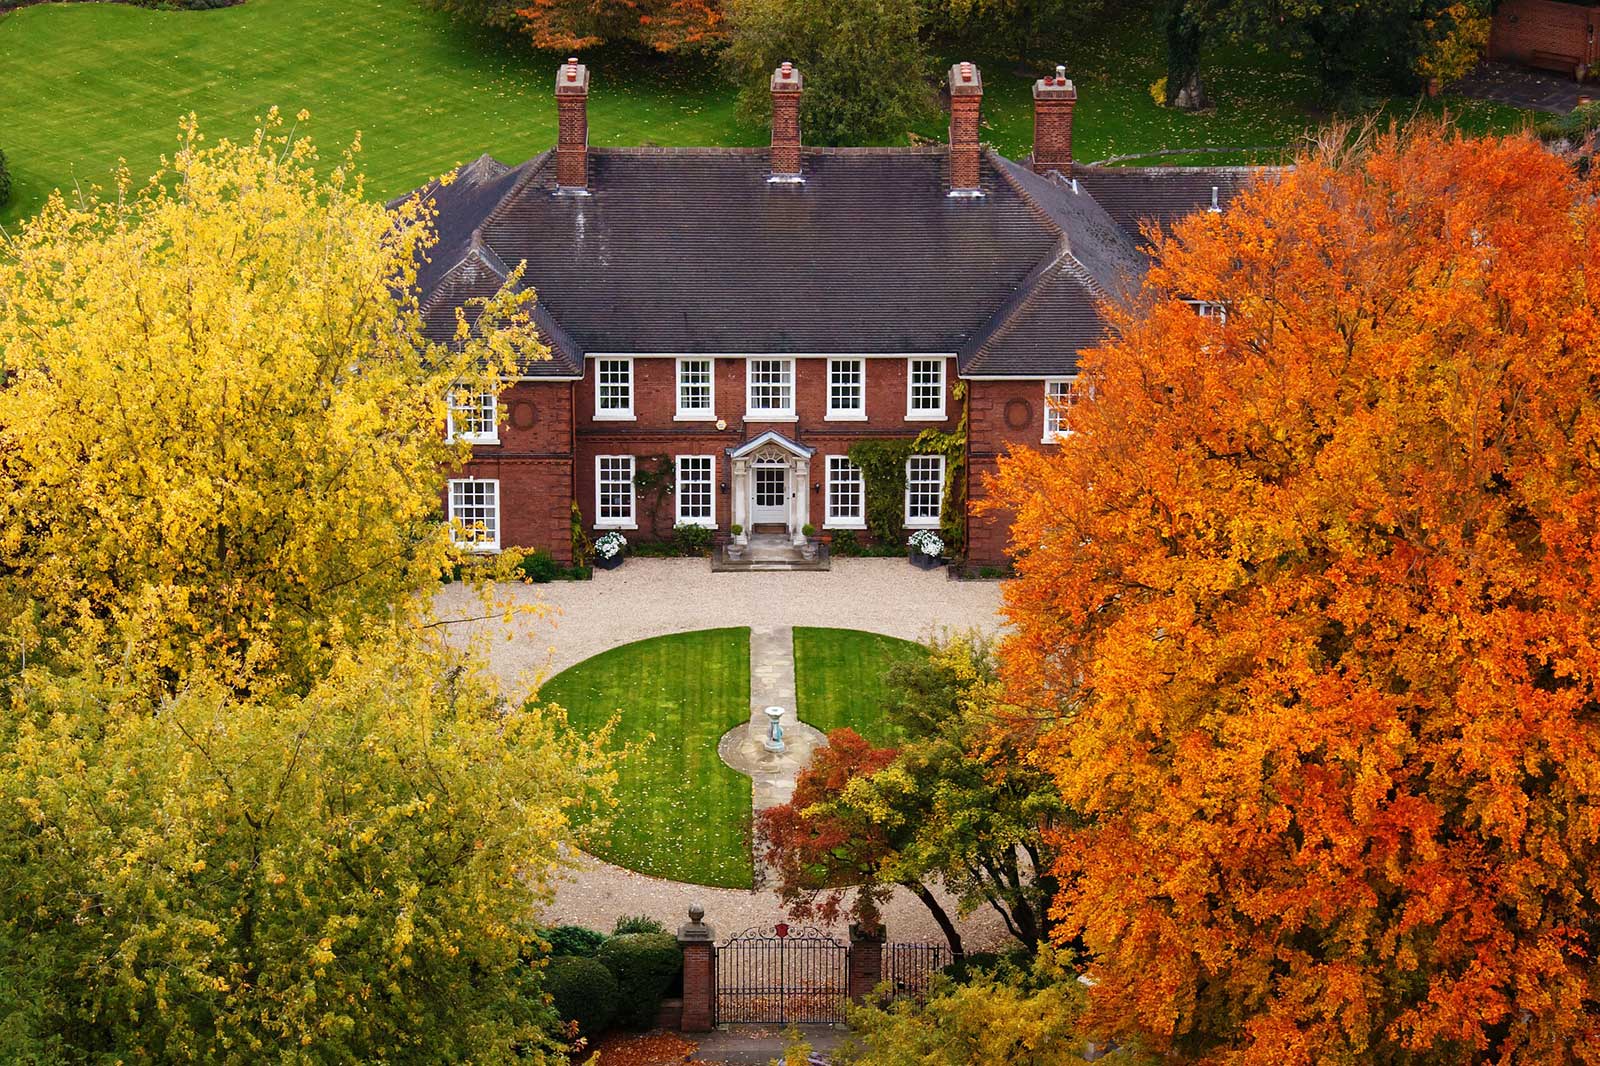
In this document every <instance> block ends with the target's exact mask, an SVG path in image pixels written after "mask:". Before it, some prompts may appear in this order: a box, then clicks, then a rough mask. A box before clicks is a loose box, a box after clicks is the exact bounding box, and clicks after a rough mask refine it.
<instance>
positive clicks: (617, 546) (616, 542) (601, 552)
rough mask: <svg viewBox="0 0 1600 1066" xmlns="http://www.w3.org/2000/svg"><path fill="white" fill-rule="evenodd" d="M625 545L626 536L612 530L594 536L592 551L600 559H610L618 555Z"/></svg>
mask: <svg viewBox="0 0 1600 1066" xmlns="http://www.w3.org/2000/svg"><path fill="white" fill-rule="evenodd" d="M627 546H628V538H627V537H624V536H623V535H622V534H621V533H617V532H614V531H613V532H611V533H606V534H604V535H603V536H600V537H596V538H595V542H594V553H595V554H596V555H598V556H599V557H600V558H602V559H610V558H612V557H613V556H616V555H620V554H621V553H622V549H623V548H626V547H627Z"/></svg>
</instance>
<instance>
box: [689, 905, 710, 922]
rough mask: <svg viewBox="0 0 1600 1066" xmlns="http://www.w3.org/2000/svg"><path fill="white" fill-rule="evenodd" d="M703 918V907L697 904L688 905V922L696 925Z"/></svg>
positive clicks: (704, 910)
mask: <svg viewBox="0 0 1600 1066" xmlns="http://www.w3.org/2000/svg"><path fill="white" fill-rule="evenodd" d="M705 916H706V909H705V908H704V907H702V906H701V905H700V904H698V903H691V904H689V920H690V921H691V922H695V923H697V924H698V923H699V921H700V919H702V918H704V917H705Z"/></svg>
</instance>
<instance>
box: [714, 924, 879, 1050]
mask: <svg viewBox="0 0 1600 1066" xmlns="http://www.w3.org/2000/svg"><path fill="white" fill-rule="evenodd" d="M716 985H717V997H716V1019H715V1021H716V1024H718V1025H728V1024H734V1023H738V1022H763V1023H767V1024H774V1025H788V1024H791V1023H806V1022H811V1023H831V1022H842V1021H844V1005H845V1001H846V1000H847V999H848V998H849V989H850V945H849V944H846V943H844V942H843V941H839V940H835V939H834V938H833V937H830V936H825V935H823V934H822V933H819V932H815V931H812V930H805V929H791V928H790V927H789V926H787V925H784V924H781V923H780V924H779V925H777V926H775V927H774V928H772V929H770V930H765V929H750V930H747V931H746V932H743V933H740V934H739V935H738V936H736V937H734V938H733V939H731V940H729V941H727V942H726V943H724V944H722V945H721V946H719V947H718V948H717V961H716Z"/></svg>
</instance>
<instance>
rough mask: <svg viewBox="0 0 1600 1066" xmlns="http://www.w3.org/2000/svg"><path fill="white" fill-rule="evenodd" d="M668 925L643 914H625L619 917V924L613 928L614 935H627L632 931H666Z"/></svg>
mask: <svg viewBox="0 0 1600 1066" xmlns="http://www.w3.org/2000/svg"><path fill="white" fill-rule="evenodd" d="M666 931H667V927H666V926H664V925H662V924H661V923H660V922H658V921H656V920H655V919H654V918H651V917H648V916H647V915H643V914H624V915H623V916H622V917H621V918H618V919H617V924H616V926H615V927H613V928H612V930H611V934H612V935H613V936H627V935H629V934H630V933H665V932H666Z"/></svg>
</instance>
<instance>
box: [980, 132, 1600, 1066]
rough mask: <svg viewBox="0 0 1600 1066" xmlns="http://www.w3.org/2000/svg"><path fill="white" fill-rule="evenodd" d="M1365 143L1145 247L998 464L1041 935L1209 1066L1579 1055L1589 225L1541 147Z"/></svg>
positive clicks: (1593, 222) (1588, 804)
mask: <svg viewBox="0 0 1600 1066" xmlns="http://www.w3.org/2000/svg"><path fill="white" fill-rule="evenodd" d="M1347 133H1348V131H1342V132H1336V133H1335V134H1333V135H1330V136H1329V137H1328V138H1327V140H1326V143H1325V145H1324V147H1323V148H1322V149H1321V150H1319V151H1317V152H1314V153H1310V154H1308V155H1306V156H1305V157H1304V158H1302V159H1301V160H1300V161H1299V163H1298V165H1297V167H1296V168H1295V169H1293V170H1291V171H1287V172H1283V173H1279V174H1276V175H1273V176H1269V177H1264V178H1263V179H1262V180H1260V181H1259V182H1257V183H1256V184H1255V185H1254V186H1252V187H1251V188H1250V189H1249V190H1248V191H1247V192H1245V193H1244V194H1242V195H1241V197H1240V198H1239V199H1238V200H1237V201H1236V202H1235V203H1234V204H1233V205H1232V206H1231V207H1230V209H1229V210H1228V211H1227V212H1225V213H1222V214H1210V213H1202V214H1199V215H1197V216H1194V217H1192V218H1191V219H1189V220H1188V221H1186V222H1184V223H1182V224H1180V225H1178V226H1177V227H1176V229H1175V230H1174V231H1173V232H1172V233H1171V234H1170V235H1169V236H1163V235H1161V234H1159V233H1153V234H1152V240H1153V241H1154V245H1155V247H1154V252H1155V264H1154V266H1153V268H1152V269H1151V271H1150V273H1149V276H1148V280H1147V285H1146V290H1145V293H1144V302H1143V303H1142V304H1141V305H1140V306H1137V307H1133V308H1121V309H1111V310H1110V311H1109V312H1108V313H1110V314H1111V316H1112V321H1113V331H1112V335H1111V337H1110V339H1109V340H1108V341H1107V342H1106V343H1105V344H1104V346H1103V347H1102V348H1100V349H1099V350H1097V351H1094V352H1092V353H1089V354H1088V356H1087V358H1086V360H1085V372H1086V374H1087V376H1088V380H1089V382H1090V383H1091V385H1092V389H1091V392H1090V396H1091V398H1090V399H1088V400H1086V401H1084V402H1081V403H1079V404H1078V405H1076V406H1075V407H1074V408H1073V409H1072V410H1071V411H1070V412H1069V414H1068V417H1069V419H1070V426H1071V428H1072V430H1073V433H1072V435H1071V436H1070V437H1068V438H1067V439H1066V441H1065V442H1064V443H1063V445H1062V446H1061V448H1060V450H1059V454H1057V455H1052V456H1045V455H1042V454H1040V453H1038V452H1031V451H1018V452H1016V453H1014V454H1013V455H1011V456H1010V457H1009V458H1008V459H1006V460H1005V461H1003V462H1002V464H1001V472H1000V475H999V479H998V483H997V490H998V500H999V501H1000V503H1001V504H1002V505H1004V506H1008V507H1012V508H1015V509H1016V511H1017V514H1018V520H1017V523H1016V525H1015V527H1014V530H1013V536H1014V544H1015V547H1016V549H1017V550H1018V551H1019V552H1020V561H1019V563H1018V571H1019V575H1020V577H1019V580H1018V581H1017V582H1015V583H1013V584H1011V585H1010V586H1008V588H1007V591H1006V609H1007V612H1008V613H1009V616H1010V618H1011V620H1012V621H1013V623H1014V624H1015V627H1016V628H1015V635H1014V636H1013V637H1012V638H1011V639H1009V640H1008V641H1007V643H1006V646H1005V663H1006V674H1007V678H1008V680H1009V682H1010V684H1011V696H1012V698H1013V699H1015V700H1017V701H1019V702H1025V703H1027V704H1028V705H1031V706H1036V707H1039V708H1041V709H1042V710H1043V711H1044V712H1045V713H1047V714H1049V715H1051V716H1053V717H1054V718H1055V719H1056V720H1057V723H1058V724H1057V726H1056V728H1055V729H1054V730H1053V731H1051V732H1050V733H1049V734H1048V735H1047V737H1046V738H1045V740H1044V741H1043V744H1042V747H1041V756H1040V757H1041V760H1042V762H1043V763H1044V765H1046V766H1047V767H1049V768H1050V769H1052V770H1053V772H1054V775H1055V777H1056V780H1057V781H1058V783H1059V785H1060V788H1061V792H1062V795H1063V798H1064V799H1065V801H1066V802H1067V803H1069V804H1071V805H1073V806H1074V807H1075V808H1077V810H1078V811H1079V812H1080V814H1081V816H1082V817H1083V818H1084V819H1085V823H1084V824H1083V825H1081V826H1079V827H1068V828H1067V829H1066V831H1065V832H1063V833H1061V835H1060V838H1059V840H1058V847H1059V850H1060V854H1061V855H1062V861H1061V863H1060V865H1059V867H1058V872H1059V873H1060V875H1061V880H1062V885H1063V891H1062V893H1061V895H1060V897H1059V899H1058V906H1059V915H1060V922H1061V925H1060V927H1059V932H1060V934H1061V935H1070V934H1071V933H1073V932H1081V935H1082V936H1083V938H1084V940H1085V942H1086V943H1087V946H1088V947H1089V949H1090V950H1091V952H1092V953H1093V962H1092V964H1091V965H1090V967H1089V972H1090V974H1091V975H1092V976H1093V978H1094V979H1095V981H1096V982H1097V983H1096V985H1095V987H1094V989H1093V992H1092V996H1091V1014H1090V1018H1091V1022H1092V1023H1093V1024H1094V1025H1097V1026H1099V1027H1100V1028H1102V1029H1103V1030H1106V1031H1110V1032H1112V1033H1115V1034H1117V1035H1119V1036H1121V1037H1123V1038H1127V1039H1133V1040H1137V1041H1143V1042H1145V1043H1146V1044H1147V1045H1148V1046H1150V1047H1152V1048H1153V1049H1155V1050H1157V1051H1172V1052H1175V1053H1177V1054H1179V1055H1180V1056H1182V1057H1184V1058H1188V1059H1193V1060H1196V1061H1203V1062H1217V1063H1222V1062H1227V1063H1263V1064H1265V1063H1275V1064H1294V1063H1307V1064H1309V1063H1313V1062H1329V1061H1360V1062H1366V1063H1380V1064H1381V1063H1407V1064H1415V1063H1453V1062H1460V1061H1467V1060H1472V1061H1489V1060H1493V1061H1511V1060H1513V1059H1514V1060H1515V1061H1518V1062H1549V1063H1566V1062H1578V1061H1594V1060H1595V1058H1596V1057H1597V1056H1600V1026H1597V1024H1596V1021H1595V1019H1596V1018H1597V1017H1600V1014H1597V1013H1596V1008H1597V1006H1600V1002H1597V1000H1600V995H1597V993H1600V970H1597V967H1596V964H1595V961H1594V960H1595V957H1596V951H1597V949H1600V945H1597V944H1596V943H1595V930H1596V928H1600V926H1597V922H1600V907H1597V903H1596V901H1595V898H1594V896H1593V894H1592V892H1591V891H1590V886H1591V881H1592V877H1591V871H1592V870H1593V869H1595V863H1596V861H1597V860H1600V818H1597V817H1596V814H1595V812H1596V810H1597V809H1600V777H1597V776H1596V773H1595V767H1596V766H1600V719H1597V711H1600V701H1597V681H1600V622H1597V619H1600V611H1597V607H1600V582H1597V574H1596V568H1595V558H1596V547H1597V545H1600V506H1597V505H1600V447H1597V442H1600V320H1597V317H1596V311H1595V308H1596V295H1597V285H1600V273H1597V271H1596V268H1597V266H1600V262H1597V256H1600V251H1597V249H1600V240H1597V226H1600V206H1597V202H1596V199H1595V195H1594V194H1595V189H1594V187H1593V185H1592V184H1591V183H1590V182H1589V181H1587V180H1583V179H1580V178H1579V177H1577V176H1576V174H1575V172H1574V170H1573V169H1572V168H1571V167H1570V166H1569V165H1568V164H1567V163H1566V162H1565V161H1563V160H1562V159H1559V158H1556V157H1554V156H1552V155H1550V154H1548V153H1547V152H1546V151H1544V150H1543V149H1542V148H1541V147H1540V146H1539V144H1538V143H1537V142H1536V141H1535V140H1533V139H1532V138H1531V137H1511V138H1508V139H1504V140H1500V139H1478V138H1467V137H1460V136H1455V135H1452V134H1450V133H1448V132H1446V131H1444V130H1442V129H1438V128H1432V127H1425V128H1422V129H1418V130H1414V131H1411V132H1409V133H1393V132H1391V133H1389V134H1386V135H1383V136H1378V137H1375V138H1366V139H1359V138H1351V137H1348V136H1347V135H1346V134H1347ZM1352 141H1355V145H1354V147H1352V146H1351V142H1352ZM1186 299H1198V300H1205V301H1212V302H1215V303H1220V304H1222V305H1224V306H1225V308H1226V317H1225V318H1219V317H1206V318H1201V317H1200V316H1197V315H1195V314H1194V313H1193V311H1192V309H1191V308H1190V307H1189V306H1188V305H1187V304H1186V303H1184V302H1183V301H1184V300H1186Z"/></svg>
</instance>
